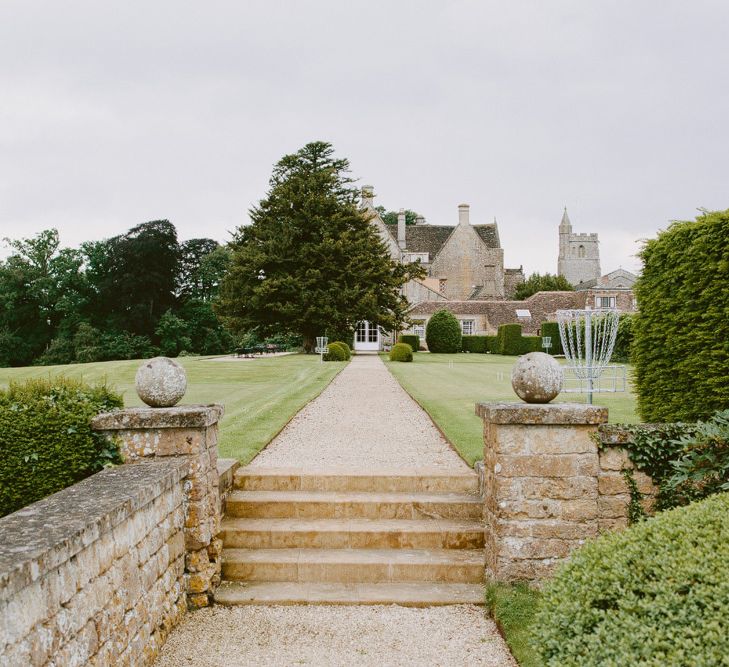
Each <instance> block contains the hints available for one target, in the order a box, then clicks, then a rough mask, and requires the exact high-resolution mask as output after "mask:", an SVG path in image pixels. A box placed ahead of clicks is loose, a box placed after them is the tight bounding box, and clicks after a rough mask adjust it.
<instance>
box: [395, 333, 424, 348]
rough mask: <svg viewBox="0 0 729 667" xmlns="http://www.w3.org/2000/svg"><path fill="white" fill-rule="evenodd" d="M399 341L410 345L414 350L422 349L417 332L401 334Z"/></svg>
mask: <svg viewBox="0 0 729 667" xmlns="http://www.w3.org/2000/svg"><path fill="white" fill-rule="evenodd" d="M397 342H398V343H405V344H407V345H409V346H410V347H411V348H412V349H413V352H417V351H418V350H419V349H420V336H418V335H417V334H400V337H399V338H398V339H397Z"/></svg>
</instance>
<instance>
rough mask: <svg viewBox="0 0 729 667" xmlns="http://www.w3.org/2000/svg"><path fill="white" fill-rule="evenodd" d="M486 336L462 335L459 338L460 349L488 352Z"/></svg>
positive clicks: (480, 352) (481, 352)
mask: <svg viewBox="0 0 729 667" xmlns="http://www.w3.org/2000/svg"><path fill="white" fill-rule="evenodd" d="M487 339H488V336H463V337H462V338H461V350H463V352H476V353H479V354H485V353H486V352H488V340H487Z"/></svg>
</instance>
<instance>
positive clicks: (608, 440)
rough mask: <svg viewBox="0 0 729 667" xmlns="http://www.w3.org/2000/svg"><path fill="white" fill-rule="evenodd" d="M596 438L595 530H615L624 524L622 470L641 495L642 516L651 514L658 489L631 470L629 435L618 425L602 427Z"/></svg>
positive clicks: (625, 495) (625, 489)
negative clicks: (643, 512)
mask: <svg viewBox="0 0 729 667" xmlns="http://www.w3.org/2000/svg"><path fill="white" fill-rule="evenodd" d="M598 437H599V439H600V443H601V446H600V452H599V462H600V469H599V471H598V480H597V481H598V491H599V506H598V510H599V525H598V528H599V531H600V532H601V533H602V532H605V531H606V530H616V529H619V528H624V527H625V526H627V525H628V505H629V503H630V489H629V488H628V483H627V481H626V479H625V476H624V475H623V472H622V471H623V470H631V471H632V475H633V479H634V480H635V483H636V486H637V488H638V492H639V493H640V494H641V495H642V496H643V498H642V500H641V504H642V505H643V509H644V510H645V511H646V513H648V514H651V513H652V512H653V505H654V503H655V497H656V493H657V492H658V488H657V487H656V485H655V484H653V480H652V479H651V478H650V477H649V476H648V475H646V474H645V473H644V472H640V471H639V470H636V469H635V465H634V464H633V462H632V461H631V460H630V455H629V454H628V450H627V449H626V448H625V445H627V444H629V442H630V438H631V435H630V433H629V432H628V431H626V430H625V429H621V428H620V427H619V426H614V425H608V424H604V425H602V426H601V427H600V428H599V430H598Z"/></svg>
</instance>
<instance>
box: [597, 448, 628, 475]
mask: <svg viewBox="0 0 729 667" xmlns="http://www.w3.org/2000/svg"><path fill="white" fill-rule="evenodd" d="M633 467H634V466H633V462H632V461H631V460H630V456H629V454H628V452H627V450H625V449H623V448H622V447H605V448H604V449H602V450H600V468H602V469H603V470H623V469H625V468H628V469H631V470H632V468H633Z"/></svg>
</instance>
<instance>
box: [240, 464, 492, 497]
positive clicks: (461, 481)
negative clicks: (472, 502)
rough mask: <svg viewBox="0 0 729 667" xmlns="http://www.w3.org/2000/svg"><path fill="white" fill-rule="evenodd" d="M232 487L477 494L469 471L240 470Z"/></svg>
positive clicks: (475, 483)
mask: <svg viewBox="0 0 729 667" xmlns="http://www.w3.org/2000/svg"><path fill="white" fill-rule="evenodd" d="M235 488H237V489H242V490H247V491H379V492H384V493H404V492H417V493H427V492H431V493H443V492H445V493H474V494H475V493H478V475H477V474H476V473H475V472H473V471H470V470H464V471H463V472H453V471H452V470H440V469H417V470H416V469H412V470H368V471H366V472H363V471H360V470H353V469H351V468H322V469H319V470H307V471H301V470H298V469H294V468H259V467H247V468H239V469H238V470H237V471H236V473H235Z"/></svg>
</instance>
